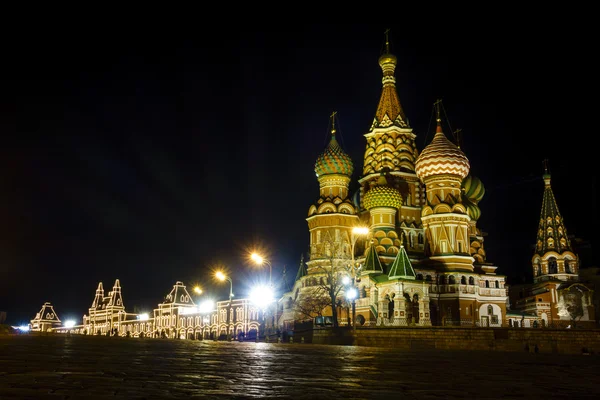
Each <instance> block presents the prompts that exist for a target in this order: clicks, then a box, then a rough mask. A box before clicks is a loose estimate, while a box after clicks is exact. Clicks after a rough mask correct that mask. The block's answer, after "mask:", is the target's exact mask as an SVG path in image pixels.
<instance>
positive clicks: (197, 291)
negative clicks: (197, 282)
mask: <svg viewBox="0 0 600 400" xmlns="http://www.w3.org/2000/svg"><path fill="white" fill-rule="evenodd" d="M194 292H196V294H202V289H200V286H196V287H195V288H194Z"/></svg>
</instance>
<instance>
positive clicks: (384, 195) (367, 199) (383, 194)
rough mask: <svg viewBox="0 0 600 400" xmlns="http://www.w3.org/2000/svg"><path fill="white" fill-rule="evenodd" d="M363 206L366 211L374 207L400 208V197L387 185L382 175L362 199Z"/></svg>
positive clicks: (396, 191)
mask: <svg viewBox="0 0 600 400" xmlns="http://www.w3.org/2000/svg"><path fill="white" fill-rule="evenodd" d="M363 205H364V206H365V208H366V209H367V210H370V209H371V208H375V207H391V208H400V206H402V195H401V194H400V192H399V191H398V190H397V189H396V188H393V187H391V186H388V185H387V181H386V179H385V177H384V176H383V175H382V176H380V177H379V180H378V181H377V185H376V186H373V187H372V188H371V189H369V191H368V192H367V193H365V195H364V197H363Z"/></svg>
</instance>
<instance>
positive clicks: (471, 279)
mask: <svg viewBox="0 0 600 400" xmlns="http://www.w3.org/2000/svg"><path fill="white" fill-rule="evenodd" d="M474 284H475V278H473V277H472V276H470V277H469V285H474Z"/></svg>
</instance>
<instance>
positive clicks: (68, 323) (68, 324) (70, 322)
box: [64, 319, 75, 328]
mask: <svg viewBox="0 0 600 400" xmlns="http://www.w3.org/2000/svg"><path fill="white" fill-rule="evenodd" d="M64 326H65V328H72V327H74V326H75V321H74V320H72V319H69V320H66V321H65V324H64Z"/></svg>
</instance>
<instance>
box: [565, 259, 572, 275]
mask: <svg viewBox="0 0 600 400" xmlns="http://www.w3.org/2000/svg"><path fill="white" fill-rule="evenodd" d="M565 272H566V273H567V274H570V273H571V265H570V263H569V260H565Z"/></svg>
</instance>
